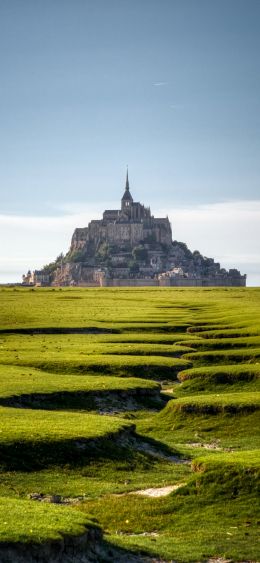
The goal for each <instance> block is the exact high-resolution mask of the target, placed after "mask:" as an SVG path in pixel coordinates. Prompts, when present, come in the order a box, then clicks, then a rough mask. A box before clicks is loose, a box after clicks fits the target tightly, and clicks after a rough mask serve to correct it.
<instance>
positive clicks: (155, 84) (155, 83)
mask: <svg viewBox="0 0 260 563" xmlns="http://www.w3.org/2000/svg"><path fill="white" fill-rule="evenodd" d="M167 85H168V82H154V83H153V86H167Z"/></svg>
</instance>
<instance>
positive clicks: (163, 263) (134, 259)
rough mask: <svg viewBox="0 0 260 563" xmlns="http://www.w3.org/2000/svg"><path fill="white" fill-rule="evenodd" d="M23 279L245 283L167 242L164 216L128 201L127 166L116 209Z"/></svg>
mask: <svg viewBox="0 0 260 563" xmlns="http://www.w3.org/2000/svg"><path fill="white" fill-rule="evenodd" d="M23 278H24V279H23V281H24V283H29V284H31V283H33V284H38V285H108V286H110V285H111V286H113V285H114V286H117V285H140V286H141V285H144V286H145V285H180V286H200V285H211V286H214V285H230V286H232V285H233V286H236V285H239V286H243V285H245V284H246V276H242V275H241V274H240V272H238V270H235V269H233V270H229V271H226V270H225V269H224V268H221V267H220V264H219V263H216V262H215V261H214V259H213V258H206V257H204V256H202V255H201V254H200V252H199V251H198V250H195V251H194V252H191V251H190V250H189V249H188V248H187V246H186V244H185V243H183V242H177V241H173V240H172V229H171V224H170V221H169V219H168V217H162V218H161V217H160V218H158V217H154V216H153V215H152V213H151V211H150V208H149V207H146V206H144V205H143V204H141V203H139V202H136V201H134V200H133V197H132V195H131V192H130V186H129V178H128V171H127V174H126V183H125V189H124V193H123V196H122V199H121V206H120V209H107V210H105V211H104V213H103V217H102V219H99V220H92V221H91V222H90V223H89V225H88V226H87V227H83V228H77V229H75V231H74V233H73V236H72V240H71V246H70V249H69V251H68V252H67V254H66V255H65V256H63V255H60V256H58V258H57V259H56V261H55V262H53V263H51V264H47V265H46V266H44V267H43V268H42V270H40V271H34V272H33V273H31V272H30V271H29V272H28V274H27V275H26V276H24V277H23Z"/></svg>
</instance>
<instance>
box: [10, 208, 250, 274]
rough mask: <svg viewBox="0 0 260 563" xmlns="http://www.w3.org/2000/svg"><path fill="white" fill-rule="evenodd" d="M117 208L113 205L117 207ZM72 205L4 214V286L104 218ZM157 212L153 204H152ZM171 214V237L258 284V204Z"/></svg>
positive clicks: (163, 213) (170, 211)
mask: <svg viewBox="0 0 260 563" xmlns="http://www.w3.org/2000/svg"><path fill="white" fill-rule="evenodd" d="M114 205H115V207H114ZM105 207H107V208H116V204H114V203H112V202H110V205H106V204H105V203H102V204H99V205H97V204H95V205H91V206H90V205H88V206H86V204H81V203H79V202H74V203H73V202H72V203H71V204H66V205H64V206H62V207H61V210H62V213H60V210H59V214H57V215H56V216H52V217H43V216H42V217H36V216H27V217H26V216H21V215H0V237H1V240H2V241H4V244H2V248H1V252H0V282H2V283H3V282H7V281H20V280H21V276H22V274H23V273H24V272H25V271H27V269H28V268H31V269H34V268H40V267H41V266H42V265H43V264H45V263H47V262H50V261H51V260H53V259H55V258H56V256H57V255H58V254H59V253H60V252H61V251H63V252H66V251H67V250H68V248H69V244H70V239H71V236H72V233H73V230H74V229H75V228H76V227H85V226H86V225H87V224H88V222H89V221H90V220H91V219H98V218H101V215H102V212H103V210H104V208H105ZM153 208H154V209H155V206H154V205H153ZM167 214H168V216H169V218H170V221H171V222H172V229H173V238H174V239H177V240H179V241H183V242H186V243H187V245H188V246H189V247H190V248H191V250H196V249H197V250H200V251H201V252H202V254H204V255H205V256H211V257H214V258H215V260H216V261H219V262H220V263H221V265H222V266H224V267H227V268H231V267H237V268H239V269H241V271H242V273H248V274H249V275H248V281H249V284H251V285H253V284H255V285H260V243H259V241H260V201H236V202H223V203H214V204H208V205H197V206H193V207H177V208H171V209H169V208H168V209H166V208H161V209H158V210H157V211H156V215H157V216H158V217H159V216H166V215H167Z"/></svg>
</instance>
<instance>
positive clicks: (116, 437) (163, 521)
mask: <svg viewBox="0 0 260 563" xmlns="http://www.w3.org/2000/svg"><path fill="white" fill-rule="evenodd" d="M259 298H260V290H258V289H246V288H237V289H235V288H218V289H216V288H191V289H188V288H170V289H168V288H151V289H149V288H114V289H113V288H111V289H110V288H109V289H108V288H104V289H102V288H99V289H87V288H84V289H83V288H82V289H80V288H46V289H43V288H32V289H30V288H1V289H0V313H1V314H0V472H1V479H0V496H1V500H0V522H1V523H0V559H1V557H2V558H3V556H4V552H1V549H2V550H4V549H7V546H8V549H15V550H16V552H17V553H19V550H20V553H25V552H24V551H23V549H25V546H26V549H29V550H31V553H35V558H37V557H38V560H39V561H40V560H41V558H40V559H39V557H41V555H40V552H39V551H38V552H37V553H36V552H35V551H34V550H35V545H36V544H40V546H41V549H43V551H44V549H45V547H46V545H47V544H48V546H49V547H48V549H50V550H51V549H58V548H57V547H56V548H55V547H51V545H52V542H54V543H55V541H56V542H59V541H63V539H62V538H74V540H75V538H78V539H79V544H78V547H77V545H76V544H73V545H74V547H73V549H74V550H75V549H76V552H77V550H78V551H80V549H81V548H80V538H84V537H85V536H86V533H88V530H96V533H97V536H96V537H97V543H98V545H99V547H98V549H99V551H98V552H96V555H95V557H96V560H97V561H99V560H100V561H103V560H104V561H111V562H112V561H115V560H116V561H118V562H120V560H121V557H122V561H123V560H127V558H128V559H129V561H130V560H131V557H132V555H133V554H139V561H142V560H143V559H142V557H144V558H145V557H150V558H157V559H160V558H161V559H163V560H165V561H171V560H174V561H176V562H177V563H188V562H193V563H194V562H206V561H208V560H209V559H211V558H215V559H217V558H220V559H221V558H222V559H223V558H226V559H230V560H232V561H236V562H239V561H250V562H253V563H255V562H256V561H257V560H259V556H260V554H259V550H258V547H257V543H256V538H257V522H259V514H258V512H257V494H258V487H259V468H260V459H259V450H260V444H259V422H260V408H259V406H260V386H259V375H260V363H259V358H260V340H259V338H260V299H259ZM170 486H171V487H172V489H170V490H171V491H172V492H171V493H170V492H169V491H170V490H169V491H166V493H167V492H168V494H166V495H165V496H161V497H160V496H156V495H160V489H162V488H164V487H170ZM147 488H149V489H153V491H150V493H149V494H150V495H152V494H153V495H154V496H150V497H149V496H146V495H147V494H148V493H145V489H147ZM155 489H156V490H155ZM140 493H142V494H140ZM54 503H57V504H58V505H57V506H56V505H54ZM93 522H95V524H93ZM99 526H100V528H99ZM101 529H102V530H103V533H104V539H103V540H102V538H101V531H100V530H101ZM98 534H99V535H98ZM74 540H73V541H74ZM64 541H65V540H64ZM66 541H67V540H66ZM68 541H70V540H69V539H68ZM82 541H83V540H82ZM48 542H49V543H48ZM83 543H84V542H83ZM97 543H96V547H92V548H91V549H94V550H95V549H97ZM10 546H11V548H10ZM44 546H45V547H44ZM122 550H123V551H122ZM76 552H74V553H76ZM141 552H142V553H143V556H142V555H140V553H141ZM12 553H13V558H14V557H15V556H14V552H12ZM98 553H99V555H98ZM9 555H10V554H9ZM49 556H50V558H51V552H50V553H49ZM123 556H124V557H125V558H126V559H123ZM102 558H103V559H102ZM35 560H36V559H35ZM144 560H145V559H144Z"/></svg>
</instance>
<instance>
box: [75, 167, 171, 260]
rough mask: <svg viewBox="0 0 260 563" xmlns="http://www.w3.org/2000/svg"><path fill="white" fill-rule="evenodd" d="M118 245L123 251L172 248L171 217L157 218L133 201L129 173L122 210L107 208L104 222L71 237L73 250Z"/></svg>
mask: <svg viewBox="0 0 260 563" xmlns="http://www.w3.org/2000/svg"><path fill="white" fill-rule="evenodd" d="M102 242H106V243H107V244H111V245H117V246H118V247H119V248H120V247H122V250H126V246H128V248H129V249H130V248H132V247H133V246H134V245H136V244H139V243H144V244H148V245H149V243H151V242H153V243H158V248H159V247H160V245H167V246H171V243H172V231H171V225H170V222H169V219H168V218H162V219H161V218H160V219H157V218H154V216H153V215H152V214H151V211H150V208H149V207H145V206H144V205H142V204H141V203H139V202H136V201H134V200H133V198H132V195H131V193H130V188H129V179H128V171H127V175H126V185H125V192H124V194H123V197H122V199H121V209H108V210H106V211H104V213H103V219H101V220H99V221H98V220H97V221H91V222H90V223H89V225H88V227H87V228H85V229H76V230H75V232H74V235H73V237H72V243H71V249H72V250H78V249H81V248H82V249H83V248H84V249H85V251H86V252H88V251H90V252H91V249H93V248H94V249H95V250H97V248H98V247H99V245H100V243H102Z"/></svg>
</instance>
